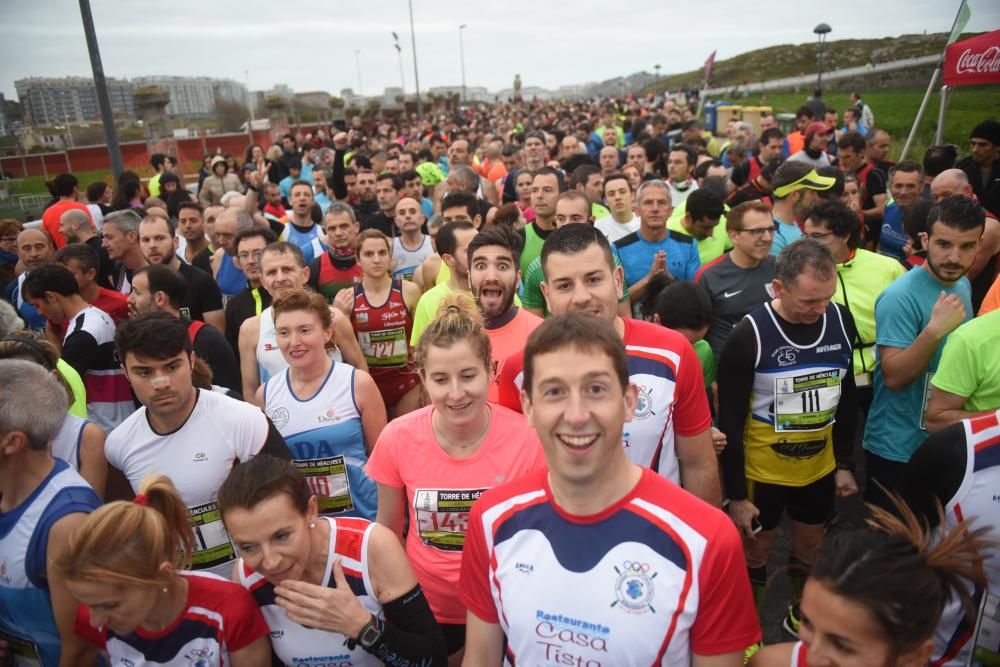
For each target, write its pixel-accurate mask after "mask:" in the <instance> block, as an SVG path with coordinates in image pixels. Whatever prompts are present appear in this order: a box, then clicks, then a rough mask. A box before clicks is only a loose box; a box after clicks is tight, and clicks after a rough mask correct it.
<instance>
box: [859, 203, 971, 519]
mask: <svg viewBox="0 0 1000 667" xmlns="http://www.w3.org/2000/svg"><path fill="white" fill-rule="evenodd" d="M927 219H928V221H929V224H928V225H927V231H926V232H923V233H921V235H920V236H921V239H920V240H921V243H922V244H923V246H924V247H925V248H927V261H926V262H925V263H924V264H923V265H922V266H919V267H917V268H914V269H912V270H911V271H910V272H909V273H907V274H906V275H904V276H903V277H901V278H900V279H899V280H897V281H896V282H894V283H892V284H891V285H889V286H888V287H887V288H886V289H885V291H883V292H882V294H881V295H880V296H879V297H878V299H877V300H876V301H875V330H876V332H877V333H876V338H875V343H876V345H877V346H878V365H877V366H876V367H875V378H874V379H875V382H874V388H875V391H874V400H873V402H872V407H871V412H870V413H869V416H868V423H867V426H866V428H865V437H864V443H863V444H864V449H865V462H866V470H867V472H868V485H867V488H866V489H865V501H867V502H871V503H875V504H877V505H881V506H883V507H888V506H889V502H888V499H887V498H886V496H885V494H884V493H883V491H882V489H881V488H879V486H878V484H881V485H882V486H883V487H885V488H886V489H892V488H893V487H894V486H895V484H896V482H897V480H898V479H899V475H900V473H901V472H902V470H903V466H904V465H905V464H906V462H907V461H909V460H910V456H911V455H912V454H913V452H914V450H916V448H917V447H918V446H919V445H920V443H922V442H923V441H924V439H925V438H926V437H927V426H926V419H925V412H926V409H927V399H928V397H929V396H930V393H931V383H930V380H931V377H933V375H934V372H935V371H936V370H937V366H938V362H939V360H940V358H941V350H942V349H943V348H944V344H945V342H946V341H947V339H948V334H950V333H951V332H952V331H954V330H955V329H957V328H958V327H959V326H960V325H961V324H963V323H964V322H967V321H968V320H969V319H971V318H972V315H973V311H972V288H971V286H970V284H969V279H968V278H966V277H965V274H966V272H967V271H968V270H969V267H970V266H972V263H973V261H974V260H975V258H976V253H977V252H979V247H980V245H981V243H982V241H981V238H980V237H981V236H982V233H983V228H984V227H985V225H986V215H985V212H984V211H983V208H982V207H981V206H980V205H979V204H978V203H976V202H975V201H973V200H971V199H968V198H966V197H962V196H960V195H956V196H951V197H947V198H945V199H943V200H941V202H940V203H938V204H937V205H936V206H935V207H934V208H932V209H931V212H930V214H929V215H928V217H927ZM876 482H878V484H876Z"/></svg>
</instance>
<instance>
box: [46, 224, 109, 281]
mask: <svg viewBox="0 0 1000 667" xmlns="http://www.w3.org/2000/svg"><path fill="white" fill-rule="evenodd" d="M102 220H103V219H102ZM59 232H60V233H61V234H62V235H63V238H64V239H66V243H83V244H85V245H87V246H90V248H92V249H93V250H94V252H96V253H97V261H98V266H97V276H96V278H95V279H96V281H97V284H99V285H100V286H101V287H111V272H112V270H113V269H114V264H113V263H112V262H111V258H110V257H108V253H107V251H106V250H105V249H104V247H103V246H102V245H101V237H100V236H99V235H98V234H97V228H96V227H95V226H94V221H93V220H92V219H91V217H90V216H89V215H87V214H86V213H84V212H83V211H81V210H79V209H75V208H71V209H69V210H68V211H66V212H65V213H63V214H62V215H61V216H60V217H59Z"/></svg>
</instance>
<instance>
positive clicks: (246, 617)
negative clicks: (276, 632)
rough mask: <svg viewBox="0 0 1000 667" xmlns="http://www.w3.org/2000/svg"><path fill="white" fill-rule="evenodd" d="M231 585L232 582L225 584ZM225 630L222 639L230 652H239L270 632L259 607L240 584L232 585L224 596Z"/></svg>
mask: <svg viewBox="0 0 1000 667" xmlns="http://www.w3.org/2000/svg"><path fill="white" fill-rule="evenodd" d="M227 583H232V582H227ZM223 617H224V619H225V628H224V629H223V631H222V632H223V637H224V639H225V641H226V646H227V647H228V648H229V650H230V651H239V650H240V649H242V648H246V647H247V646H249V645H250V644H253V643H254V642H255V641H257V640H258V639H260V638H261V637H266V636H267V635H268V633H269V632H270V631H269V630H268V628H267V622H266V621H265V620H264V616H263V614H261V613H260V607H258V606H257V603H256V602H255V601H254V599H253V596H252V595H251V594H250V591H248V590H247V589H245V588H243V586H241V585H240V584H236V583H232V586H231V588H230V590H229V591H227V595H226V606H225V609H224V611H223Z"/></svg>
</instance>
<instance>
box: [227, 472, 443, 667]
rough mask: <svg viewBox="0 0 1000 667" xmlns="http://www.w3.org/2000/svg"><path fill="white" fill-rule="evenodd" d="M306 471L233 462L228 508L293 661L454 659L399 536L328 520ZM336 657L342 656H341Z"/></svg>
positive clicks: (242, 571)
mask: <svg viewBox="0 0 1000 667" xmlns="http://www.w3.org/2000/svg"><path fill="white" fill-rule="evenodd" d="M318 509H319V507H318V502H317V498H316V496H315V495H313V493H312V491H311V490H310V488H309V485H308V484H307V483H306V479H305V477H303V476H302V474H301V473H300V472H299V471H298V470H297V469H296V467H295V466H294V465H293V464H291V463H290V462H288V461H283V460H280V459H277V458H274V457H270V456H267V455H264V456H258V457H256V458H254V459H253V460H251V461H249V462H248V463H244V464H241V465H238V466H236V467H235V468H233V470H232V472H230V474H229V477H228V478H227V479H226V481H225V482H224V483H223V484H222V487H221V488H220V489H219V510H220V511H221V513H222V518H223V521H224V522H225V524H226V528H227V530H228V531H229V534H230V536H231V537H232V538H233V543H234V544H235V545H236V548H237V550H238V551H239V554H240V560H239V561H238V562H237V563H236V566H235V568H234V569H233V576H232V578H233V580H234V581H237V582H239V583H240V584H242V585H243V586H244V587H245V588H246V589H247V590H249V591H250V592H251V594H252V595H253V597H254V600H255V601H256V602H257V604H258V606H259V607H260V610H261V613H263V615H264V619H265V621H266V622H267V625H268V628H269V629H270V631H271V641H272V646H273V648H274V652H275V654H276V655H277V656H278V658H279V659H280V660H281V661H282V662H283V663H284V664H286V665H300V664H301V665H312V664H319V663H321V662H322V663H323V664H352V665H359V666H363V665H381V664H383V660H384V659H385V658H386V657H387V656H391V655H393V654H395V656H396V661H397V662H393V663H392V664H411V665H417V664H419V665H444V664H447V657H446V655H445V644H444V637H443V635H442V634H441V630H440V628H439V627H438V625H437V622H436V621H435V620H434V616H433V614H432V613H431V610H430V607H429V606H428V604H427V601H426V599H425V598H424V597H423V592H422V591H421V589H420V586H419V584H418V583H417V578H416V576H415V575H414V574H413V570H412V569H411V568H410V565H409V563H408V562H407V560H406V554H405V552H404V551H403V548H402V545H400V543H399V540H397V539H396V537H395V536H394V535H393V534H392V532H391V531H389V529H387V528H385V527H383V526H380V525H378V524H375V523H372V522H370V521H367V520H365V519H357V518H347V517H337V518H333V517H321V516H319V511H318ZM334 656H336V659H333V657H334Z"/></svg>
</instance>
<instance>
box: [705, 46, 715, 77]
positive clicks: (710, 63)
mask: <svg viewBox="0 0 1000 667" xmlns="http://www.w3.org/2000/svg"><path fill="white" fill-rule="evenodd" d="M715 54H716V51H712V55H710V56H709V57H708V60H706V61H705V81H706V82H707V81H711V80H712V68H713V67H715Z"/></svg>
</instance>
